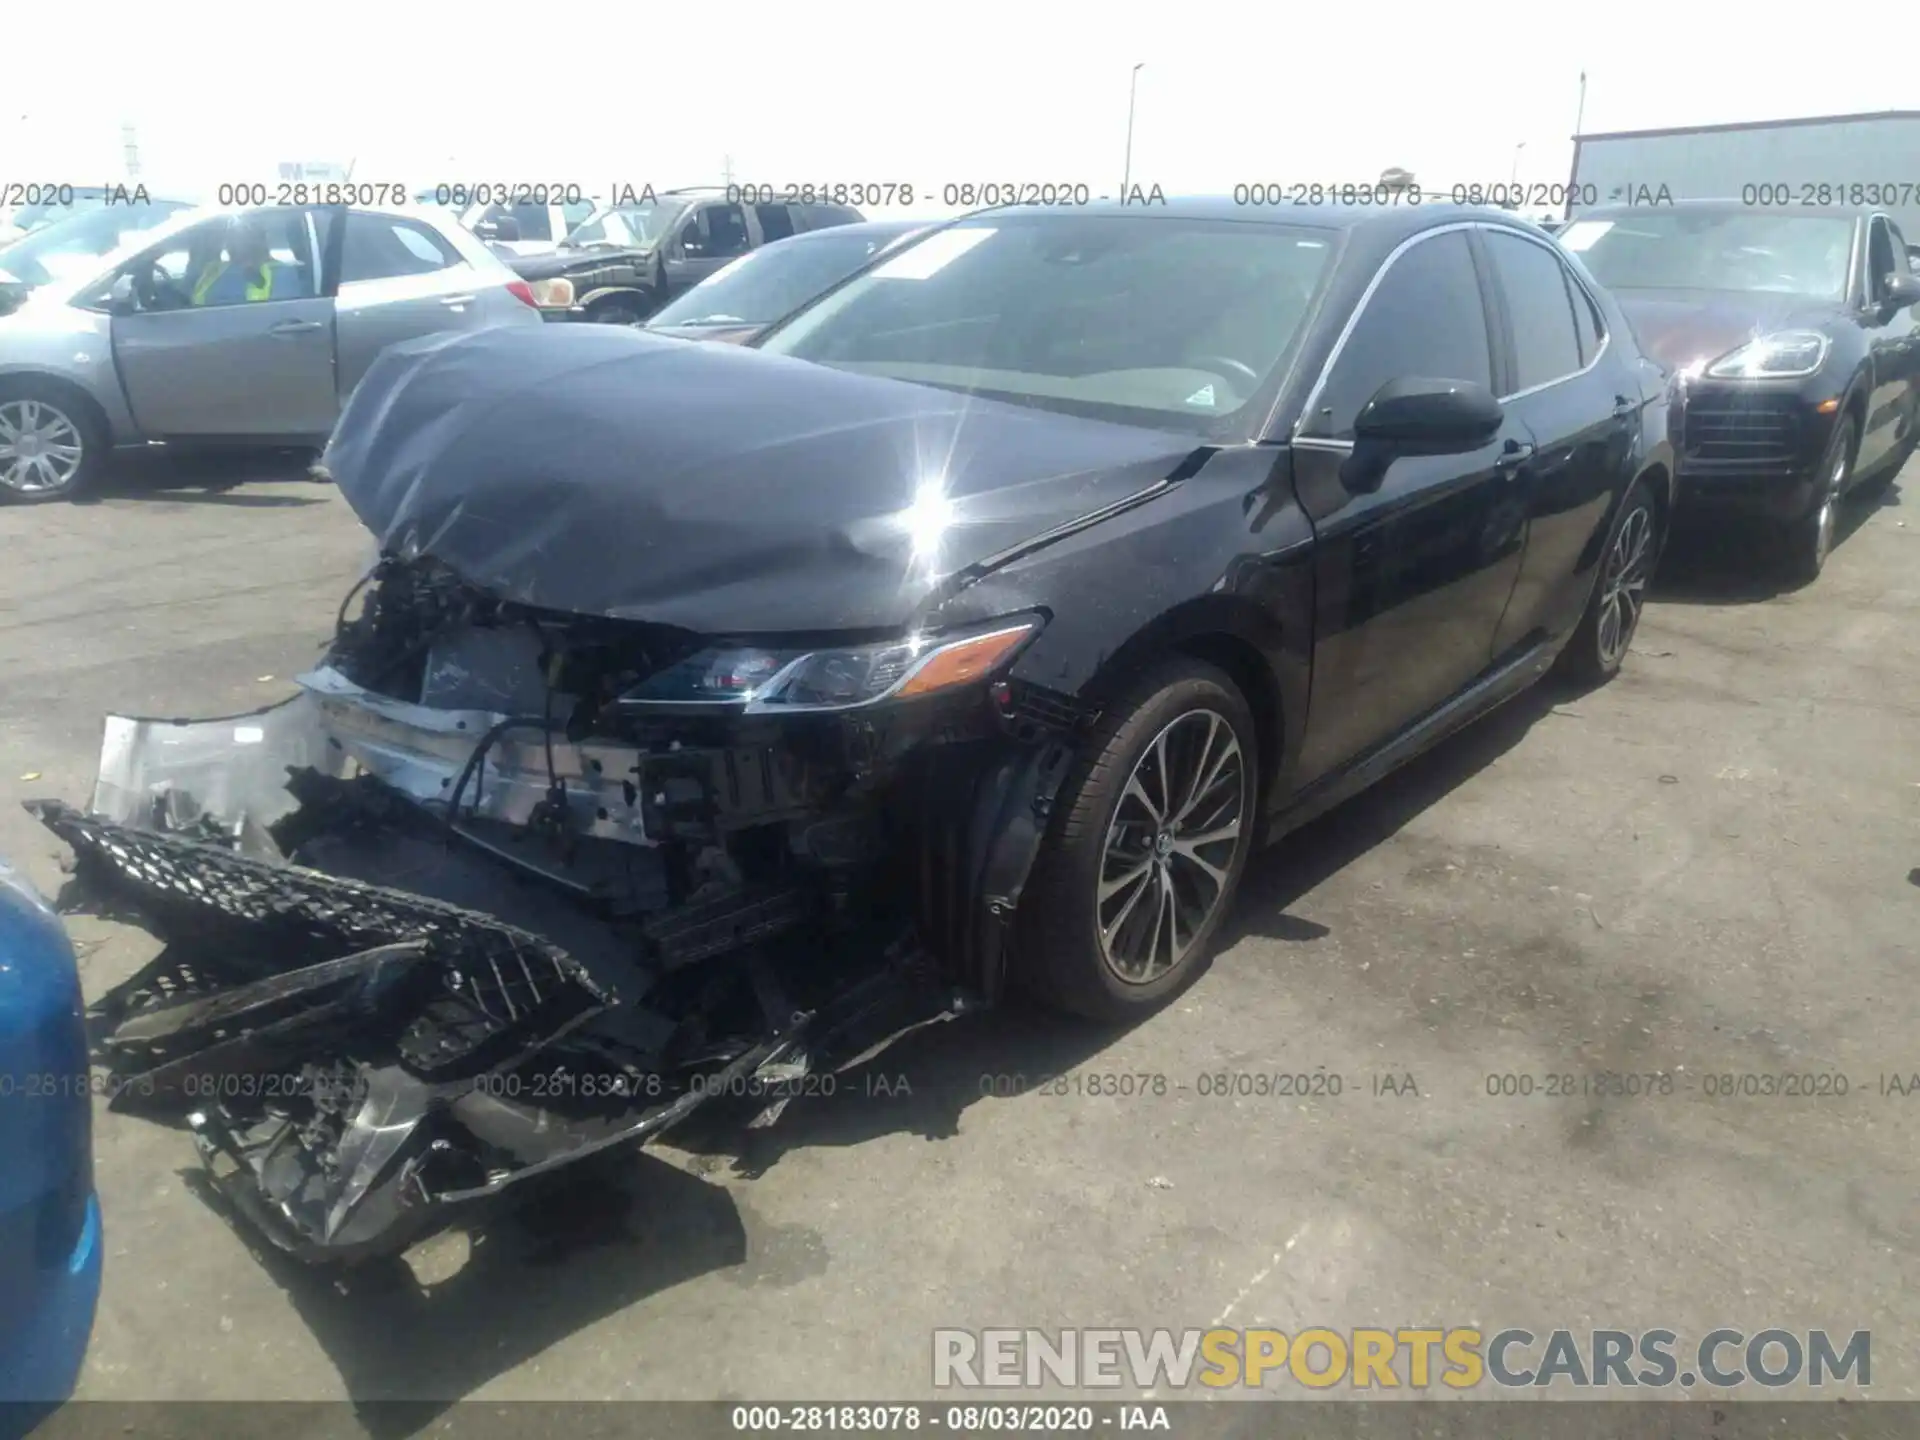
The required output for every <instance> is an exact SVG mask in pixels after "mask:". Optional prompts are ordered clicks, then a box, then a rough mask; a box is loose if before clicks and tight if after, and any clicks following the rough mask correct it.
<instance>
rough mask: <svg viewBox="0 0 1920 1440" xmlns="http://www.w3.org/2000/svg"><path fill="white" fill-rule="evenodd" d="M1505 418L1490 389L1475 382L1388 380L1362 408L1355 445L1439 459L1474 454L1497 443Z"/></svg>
mask: <svg viewBox="0 0 1920 1440" xmlns="http://www.w3.org/2000/svg"><path fill="white" fill-rule="evenodd" d="M1503 417H1504V412H1503V411H1502V410H1501V408H1500V402H1499V401H1498V400H1496V399H1494V398H1493V392H1492V391H1490V390H1488V389H1487V387H1486V386H1484V385H1479V384H1476V383H1475V382H1473V381H1471V380H1429V379H1422V378H1418V377H1411V376H1409V377H1404V378H1402V379H1399V380H1389V381H1388V382H1387V383H1386V384H1384V385H1382V386H1381V387H1380V388H1379V390H1377V391H1376V392H1374V396H1373V398H1372V399H1371V400H1369V401H1368V402H1367V403H1366V404H1365V405H1363V406H1361V407H1360V414H1359V415H1358V416H1357V417H1356V418H1355V419H1354V422H1353V436H1354V440H1355V441H1356V442H1358V441H1362V440H1373V441H1380V442H1385V443H1387V444H1390V445H1393V446H1396V447H1399V448H1402V449H1418V450H1426V451H1430V452H1433V453H1436V454H1445V453H1447V452H1449V451H1458V450H1472V449H1474V448H1475V447H1477V446H1480V445H1483V444H1485V443H1486V442H1487V441H1488V440H1490V439H1492V438H1493V435H1494V432H1495V431H1497V430H1498V429H1499V428H1500V421H1501V420H1502V418H1503Z"/></svg>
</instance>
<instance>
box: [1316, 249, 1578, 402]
mask: <svg viewBox="0 0 1920 1440" xmlns="http://www.w3.org/2000/svg"><path fill="white" fill-rule="evenodd" d="M1560 301H1561V304H1562V306H1563V308H1564V306H1565V303H1566V296H1565V294H1564V293H1562V294H1561V297H1560ZM1563 318H1564V317H1563ZM1410 377H1418V378H1421V379H1431V380H1471V381H1474V382H1476V383H1477V384H1480V385H1484V386H1486V387H1487V388H1488V389H1492V388H1493V350H1492V346H1491V344H1490V343H1489V340H1488V337H1487V315H1486V307H1485V304H1484V302H1483V301H1482V300H1481V298H1480V281H1479V276H1478V274H1477V272H1476V271H1475V269H1474V265H1473V251H1472V250H1471V249H1470V248H1469V246H1468V244H1467V235H1466V232H1465V231H1464V230H1453V231H1449V232H1446V233H1444V234H1440V235H1434V236H1431V237H1429V238H1427V239H1424V240H1421V241H1419V242H1418V243H1417V244H1415V245H1414V246H1413V247H1412V248H1411V249H1409V250H1406V251H1403V252H1402V253H1401V255H1400V258H1399V259H1397V260H1395V261H1393V262H1392V264H1391V265H1389V266H1388V268H1387V271H1386V274H1385V275H1384V276H1382V277H1381V280H1380V283H1379V285H1378V286H1377V287H1376V288H1375V290H1374V292H1373V296H1372V298H1371V299H1369V300H1368V301H1367V302H1366V308H1365V309H1363V310H1362V311H1361V312H1360V318H1359V321H1358V323H1357V324H1355V326H1354V327H1353V333H1352V334H1350V335H1348V336H1347V343H1346V345H1345V347H1344V348H1343V349H1342V350H1341V351H1340V355H1339V358H1338V359H1337V360H1335V361H1334V364H1333V370H1332V373H1330V374H1329V375H1328V376H1327V383H1326V385H1325V386H1324V387H1323V388H1322V390H1321V392H1320V395H1319V398H1318V399H1317V400H1315V402H1314V408H1313V410H1312V411H1311V412H1309V413H1308V414H1307V415H1306V416H1304V417H1303V420H1302V425H1301V433H1302V434H1305V435H1312V436H1318V437H1321V438H1323V439H1336V440H1351V439H1352V438H1353V422H1354V419H1355V417H1356V416H1358V415H1359V413H1360V410H1361V408H1362V407H1363V406H1364V405H1365V404H1366V403H1367V402H1368V401H1369V400H1371V399H1372V398H1373V397H1374V395H1375V394H1376V393H1377V392H1378V391H1379V389H1380V387H1381V386H1382V385H1385V384H1386V383H1387V382H1388V381H1389V380H1399V379H1403V378H1410Z"/></svg>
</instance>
